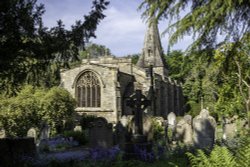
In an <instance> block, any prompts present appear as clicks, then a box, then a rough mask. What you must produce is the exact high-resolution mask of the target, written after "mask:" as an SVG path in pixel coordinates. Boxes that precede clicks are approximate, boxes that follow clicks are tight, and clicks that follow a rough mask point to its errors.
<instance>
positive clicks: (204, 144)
mask: <svg viewBox="0 0 250 167" xmlns="http://www.w3.org/2000/svg"><path fill="white" fill-rule="evenodd" d="M215 130H216V121H215V119H214V118H213V117H212V116H210V115H209V111H208V110H206V109H202V110H201V112H200V114H199V115H198V116H196V117H195V118H194V119H193V140H194V144H195V146H197V147H199V148H211V147H212V146H213V144H214V141H215Z"/></svg>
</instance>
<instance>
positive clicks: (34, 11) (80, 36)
mask: <svg viewBox="0 0 250 167" xmlns="http://www.w3.org/2000/svg"><path fill="white" fill-rule="evenodd" d="M36 2H37V1H36V0H2V1H1V2H0V11H1V12H0V55H1V56H0V81H1V82H0V87H1V90H4V91H5V93H6V94H7V95H12V94H15V93H16V92H17V91H18V89H20V87H21V85H22V84H24V83H25V82H28V83H30V84H33V85H36V86H40V85H47V86H53V85H50V84H49V85H48V83H47V84H44V83H41V82H43V81H46V80H47V78H48V77H51V76H54V74H58V71H59V70H58V69H59V68H60V67H62V66H64V67H67V66H68V63H69V62H70V61H74V60H78V53H79V50H78V46H80V45H82V46H84V44H85V42H86V41H88V39H89V38H91V37H95V33H94V32H95V30H96V28H97V25H98V24H99V22H100V21H101V20H102V19H103V18H104V17H105V15H104V14H103V11H104V10H105V9H106V6H107V5H108V4H109V3H108V2H107V1H106V0H94V1H93V7H92V10H91V11H90V13H89V15H87V16H84V21H76V23H75V25H72V29H71V30H65V28H64V25H63V23H62V21H60V20H59V21H58V25H57V26H56V27H53V28H51V29H48V28H46V27H44V26H43V22H42V17H41V16H42V15H43V13H44V12H45V10H44V5H37V4H36ZM47 71H49V72H47ZM47 74H48V75H47ZM56 80H58V78H56Z"/></svg>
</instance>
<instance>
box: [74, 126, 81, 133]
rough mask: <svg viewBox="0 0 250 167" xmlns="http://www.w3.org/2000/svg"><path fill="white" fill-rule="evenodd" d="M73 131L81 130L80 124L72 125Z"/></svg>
mask: <svg viewBox="0 0 250 167" xmlns="http://www.w3.org/2000/svg"><path fill="white" fill-rule="evenodd" d="M74 131H75V132H76V131H79V132H82V126H80V125H76V126H75V127H74Z"/></svg>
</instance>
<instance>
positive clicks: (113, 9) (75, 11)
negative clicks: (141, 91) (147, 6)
mask: <svg viewBox="0 0 250 167" xmlns="http://www.w3.org/2000/svg"><path fill="white" fill-rule="evenodd" d="M37 2H38V4H39V3H42V4H44V5H45V10H46V12H45V13H44V15H43V22H44V25H45V26H46V27H53V26H55V25H56V22H57V20H59V19H61V20H62V21H63V23H64V25H65V27H66V28H68V29H69V28H70V27H71V25H73V24H74V23H75V21H76V20H83V15H87V14H88V13H89V12H90V10H91V6H92V0H38V1H37ZM141 2H142V0H110V4H109V6H108V7H107V9H106V10H105V12H104V14H105V15H106V17H105V18H104V19H103V20H102V21H101V22H100V24H99V25H98V27H97V31H96V36H97V38H91V39H90V41H91V42H92V43H96V44H100V45H104V46H106V47H107V48H109V49H110V50H111V53H112V54H113V55H115V56H118V57H119V56H126V55H131V54H136V53H141V51H142V47H143V40H144V36H145V31H146V28H147V23H146V20H145V19H142V17H141V14H142V12H143V11H142V10H141V11H140V10H138V7H139V5H140V4H141ZM167 25H168V23H167V21H161V22H160V23H159V31H160V33H162V32H163V31H164V30H165V28H166V27H167ZM161 40H162V46H163V49H164V51H165V52H166V51H167V47H168V35H167V34H166V35H164V36H162V39H161ZM191 42H192V38H191V37H189V36H186V37H185V38H184V39H183V40H181V41H179V42H178V43H177V44H176V45H174V46H173V48H172V49H175V50H185V49H186V48H187V46H188V45H189V44H190V43H191Z"/></svg>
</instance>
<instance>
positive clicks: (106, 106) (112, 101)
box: [61, 64, 118, 122]
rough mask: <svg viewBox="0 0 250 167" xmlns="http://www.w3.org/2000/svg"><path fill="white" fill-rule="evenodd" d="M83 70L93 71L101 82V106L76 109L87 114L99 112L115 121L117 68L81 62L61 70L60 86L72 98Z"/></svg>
mask: <svg viewBox="0 0 250 167" xmlns="http://www.w3.org/2000/svg"><path fill="white" fill-rule="evenodd" d="M84 71H92V72H94V73H95V74H96V75H97V77H98V78H99V81H100V82H101V107H96V108H89V107H83V108H79V107H78V108H76V111H78V112H85V113H87V114H89V115H92V113H93V115H96V114H99V113H101V114H102V116H103V117H105V118H107V119H108V121H109V122H117V98H116V97H117V96H116V95H117V92H116V87H117V76H118V70H117V68H115V67H105V66H102V65H97V64H83V65H82V66H80V67H77V68H74V69H70V70H67V71H64V72H62V73H61V86H62V87H64V88H65V89H66V90H68V91H69V92H70V94H71V95H72V96H73V97H74V98H75V83H76V81H77V79H78V77H79V76H80V75H81V74H82V73H83V72H84ZM107 99H108V100H107Z"/></svg>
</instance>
